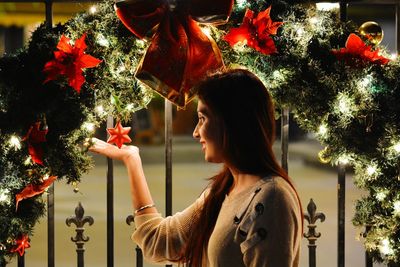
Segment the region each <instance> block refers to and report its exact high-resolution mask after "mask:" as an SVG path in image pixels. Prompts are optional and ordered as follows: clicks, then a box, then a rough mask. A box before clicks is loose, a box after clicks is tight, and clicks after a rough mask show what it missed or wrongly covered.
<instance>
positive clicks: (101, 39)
mask: <svg viewBox="0 0 400 267" xmlns="http://www.w3.org/2000/svg"><path fill="white" fill-rule="evenodd" d="M96 42H97V43H98V44H99V45H100V46H103V47H109V46H110V42H109V41H108V40H107V38H106V37H104V35H103V34H101V33H100V34H98V35H97V38H96Z"/></svg>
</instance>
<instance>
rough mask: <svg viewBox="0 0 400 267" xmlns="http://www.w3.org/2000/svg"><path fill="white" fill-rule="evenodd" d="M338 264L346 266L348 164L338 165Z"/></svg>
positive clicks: (341, 266)
mask: <svg viewBox="0 0 400 267" xmlns="http://www.w3.org/2000/svg"><path fill="white" fill-rule="evenodd" d="M337 190H338V194H337V196H338V266H339V267H344V259H345V253H344V247H345V238H344V236H345V235H344V234H345V200H346V165H345V164H344V163H339V165H338V184H337Z"/></svg>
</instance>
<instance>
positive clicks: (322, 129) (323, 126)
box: [318, 124, 328, 137]
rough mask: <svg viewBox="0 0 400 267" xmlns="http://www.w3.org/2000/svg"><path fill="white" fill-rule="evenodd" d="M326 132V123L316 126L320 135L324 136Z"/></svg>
mask: <svg viewBox="0 0 400 267" xmlns="http://www.w3.org/2000/svg"><path fill="white" fill-rule="evenodd" d="M327 133H328V127H327V125H326V124H321V125H320V126H319V127H318V134H319V135H321V136H322V137H326V135H327Z"/></svg>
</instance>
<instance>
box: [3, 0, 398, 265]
mask: <svg viewBox="0 0 400 267" xmlns="http://www.w3.org/2000/svg"><path fill="white" fill-rule="evenodd" d="M2 2H16V3H17V2H37V3H44V4H45V16H46V17H45V18H46V24H47V26H48V27H51V25H52V24H53V18H52V17H53V4H54V3H56V2H64V3H67V2H70V3H71V2H81V3H85V2H86V3H89V2H90V3H91V2H100V0H42V1H40V0H2ZM349 2H357V1H340V19H341V20H343V21H345V20H347V4H348V3H349ZM358 2H359V1H358ZM363 2H366V3H370V4H371V3H376V4H393V6H394V7H395V9H396V30H397V29H398V26H399V24H400V22H399V18H398V13H399V6H398V3H397V2H396V1H389V0H387V1H381V0H376V1H373V0H370V1H363ZM396 32H398V30H397V31H396ZM396 37H397V36H396ZM399 39H400V38H397V42H398V41H399ZM164 111H165V118H164V119H165V177H166V178H165V192H166V196H165V200H166V207H165V210H166V215H167V216H168V215H171V214H172V104H171V103H170V102H169V101H165V107H164ZM107 126H108V127H110V128H111V127H112V126H113V118H111V117H109V118H108V119H107ZM281 150H282V158H281V162H282V166H283V167H284V169H286V170H288V150H289V110H288V109H283V110H282V113H281ZM107 165H108V167H107V267H113V266H114V255H115V254H114V203H113V199H114V184H113V162H112V160H111V159H107ZM345 177H346V170H345V166H344V165H343V164H339V166H338V182H337V203H338V230H337V233H338V238H337V243H338V244H337V252H338V258H337V265H338V267H344V266H345V253H344V252H345V193H346V184H345ZM54 195H55V191H54V186H51V187H50V188H49V190H48V196H47V211H48V214H47V221H48V225H47V228H48V229H47V233H48V242H47V243H48V248H47V250H48V252H47V253H48V259H47V266H48V267H54V266H55V231H54V210H55V209H54V206H55V203H54ZM304 214H305V216H304V217H305V220H306V221H307V224H306V227H305V228H306V229H307V232H305V233H304V237H305V238H307V240H308V251H309V266H310V267H315V266H317V263H316V248H317V240H318V238H319V237H320V236H321V233H319V232H318V231H317V229H316V228H317V224H316V223H317V222H318V220H319V221H320V222H323V221H324V220H325V215H324V214H323V213H321V212H317V206H316V204H315V203H314V201H313V199H311V200H310V202H309V203H308V205H307V211H305V212H304ZM133 220H134V219H133V216H132V215H129V216H128V217H127V218H126V223H127V224H128V225H130V224H131V223H132V222H133ZM93 223H94V219H93V218H92V217H91V216H85V215H84V209H83V206H82V204H81V203H79V204H78V205H77V207H76V209H75V216H71V217H69V218H67V219H66V224H67V226H72V225H73V224H74V225H75V231H76V236H75V237H71V241H72V242H74V243H75V244H76V253H77V266H78V267H83V266H84V251H85V247H84V245H85V243H86V242H88V241H89V237H87V236H85V234H84V226H85V224H88V225H89V226H90V225H92V224H93ZM306 229H305V230H306ZM366 231H368V229H366ZM365 259H366V260H365V266H366V267H372V266H373V263H372V260H371V258H370V257H369V256H368V253H366V254H365ZM24 266H25V258H24V256H18V267H24ZM28 266H29V264H28ZM71 266H72V265H71ZM136 266H138V267H141V266H143V256H142V252H141V250H140V248H139V247H136Z"/></svg>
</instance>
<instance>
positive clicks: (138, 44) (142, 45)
mask: <svg viewBox="0 0 400 267" xmlns="http://www.w3.org/2000/svg"><path fill="white" fill-rule="evenodd" d="M136 46H137V47H139V48H144V47H145V46H146V42H145V41H143V40H139V39H138V40H136Z"/></svg>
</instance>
